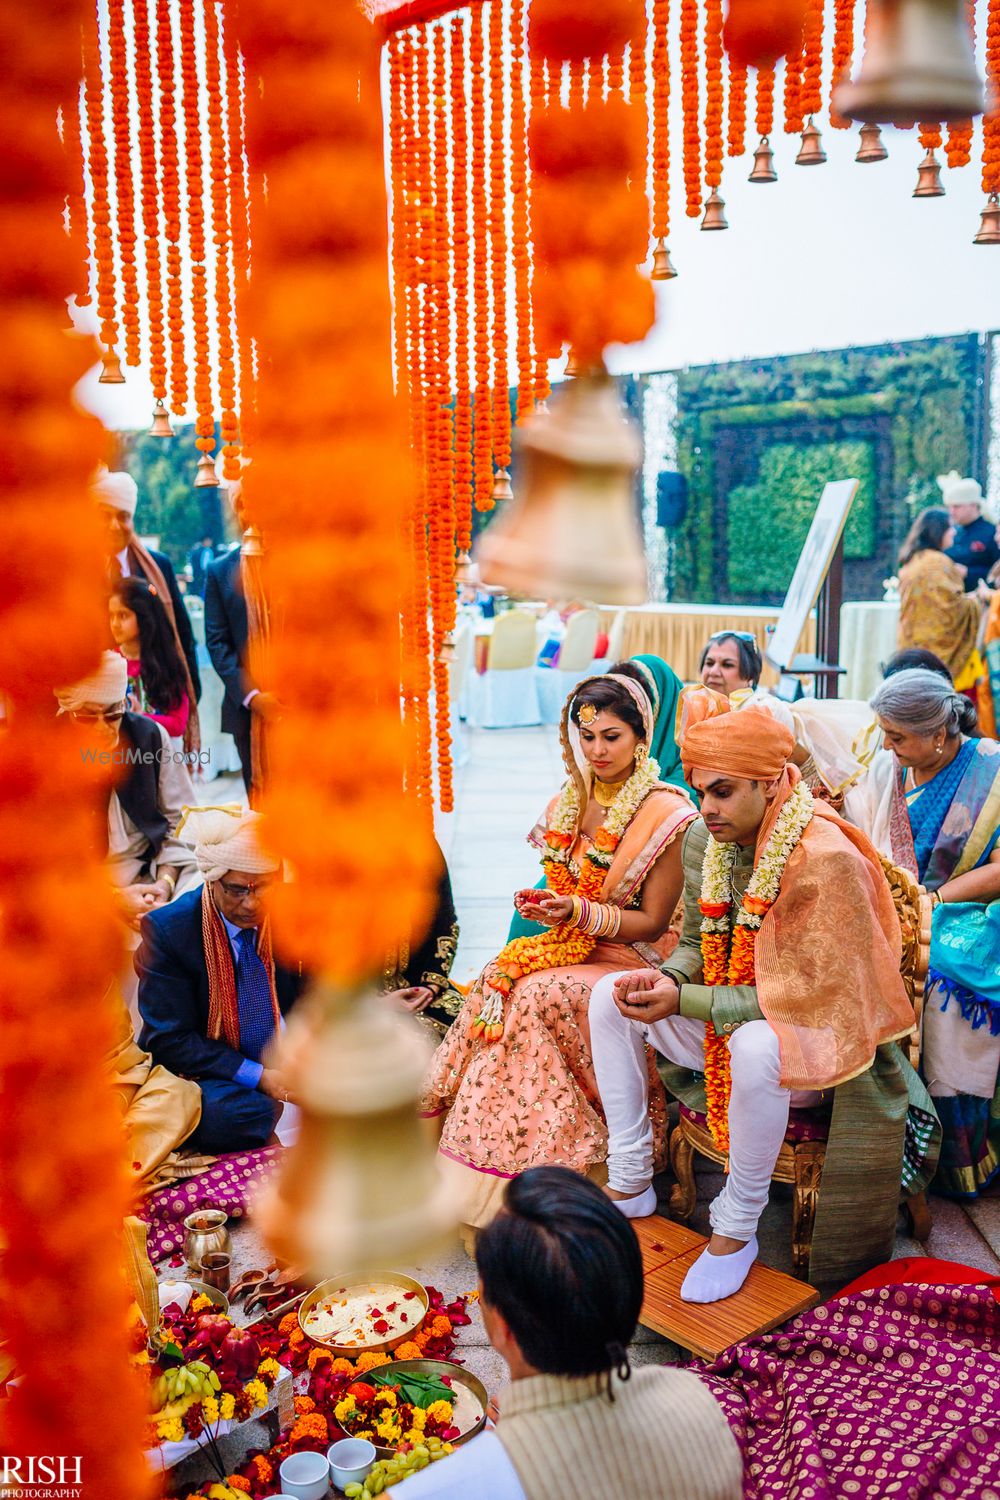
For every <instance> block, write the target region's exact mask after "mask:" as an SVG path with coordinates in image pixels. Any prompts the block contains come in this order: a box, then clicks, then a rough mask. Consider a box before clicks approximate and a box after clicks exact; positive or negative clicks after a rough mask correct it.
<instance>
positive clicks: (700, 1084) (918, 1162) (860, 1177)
mask: <svg viewBox="0 0 1000 1500" xmlns="http://www.w3.org/2000/svg"><path fill="white" fill-rule="evenodd" d="M708 839H709V833H708V829H707V828H706V827H705V824H704V823H703V822H702V821H701V819H700V818H699V819H698V820H697V822H695V823H692V824H691V827H690V828H689V829H688V832H687V833H686V835H685V837H684V845H683V860H684V928H683V932H682V934H681V940H680V943H679V944H678V946H677V948H676V949H675V950H674V952H673V953H672V954H671V955H670V958H669V959H668V960H667V962H666V963H665V964H664V965H663V968H664V971H665V972H666V973H667V974H669V975H670V976H671V977H672V978H674V979H676V980H677V982H678V983H679V984H680V985H681V1001H680V1008H681V1014H682V1015H685V1016H692V1017H694V1018H696V1019H698V1020H703V1021H706V1022H707V1021H711V1022H712V1025H713V1026H714V1027H715V1029H716V1031H717V1032H718V1033H719V1034H720V1035H727V1034H728V1033H729V1032H731V1031H732V1030H733V1029H734V1028H735V1027H736V1026H739V1025H740V1024H741V1023H742V1022H743V1021H760V1020H763V1019H764V1018H763V1015H762V1013H761V1009H760V1006H759V1005H758V1003H757V990H756V987H755V986H754V985H703V984H700V983H698V980H699V979H700V978H701V972H702V962H701V914H700V912H699V910H698V897H699V895H700V894H701V872H702V862H703V860H704V856H705V846H706V844H707V843H708ZM752 874H753V850H752V849H743V850H741V851H740V853H739V856H738V858H737V862H736V865H735V868H734V871H733V896H734V901H739V900H740V899H741V898H742V896H743V894H744V892H745V891H746V888H747V885H748V884H749V882H750V876H751V875H752ZM844 941H845V943H849V942H850V941H851V934H850V933H845V934H844ZM830 962H831V964H836V962H837V955H836V954H835V953H831V954H830ZM659 1070H660V1076H661V1077H662V1079H663V1082H664V1084H665V1085H666V1087H667V1088H668V1089H669V1090H670V1092H671V1093H672V1094H675V1095H676V1096H677V1098H678V1099H681V1100H683V1102H684V1103H685V1104H686V1105H688V1106H689V1108H691V1109H695V1110H698V1111H700V1112H701V1113H704V1111H705V1087H704V1080H703V1078H702V1076H701V1075H700V1074H697V1073H692V1072H691V1071H690V1069H688V1068H681V1067H677V1066H676V1065H675V1064H673V1063H668V1062H667V1061H666V1060H665V1059H664V1058H662V1057H661V1058H660V1059H659ZM831 1093H832V1096H833V1113H832V1117H831V1121H830V1134H829V1138H828V1141H827V1150H826V1163H825V1165H824V1168H823V1178H822V1182H821V1184H820V1194H819V1203H818V1205H817V1209H816V1224H815V1228H814V1231H813V1241H812V1254H811V1256H810V1261H809V1280H810V1281H811V1282H812V1284H813V1285H814V1286H816V1287H818V1288H819V1289H820V1290H822V1291H824V1292H825V1293H827V1294H829V1293H831V1292H834V1291H836V1290H838V1289H839V1288H840V1287H842V1286H844V1285H846V1284H847V1282H849V1281H852V1280H853V1279H854V1278H855V1277H856V1276H859V1275H861V1273H862V1272H863V1271H866V1270H868V1269H869V1268H870V1267H871V1266H874V1265H878V1263H879V1262H880V1261H884V1260H889V1259H890V1257H891V1255H892V1249H893V1242H894V1239H895V1232H896V1213H897V1208H898V1205H899V1196H900V1191H901V1189H902V1191H903V1192H904V1193H905V1194H906V1195H907V1196H909V1195H910V1194H912V1193H917V1192H920V1191H921V1190H922V1189H923V1188H925V1187H926V1186H927V1184H928V1182H929V1181H930V1179H931V1177H932V1175H933V1172H934V1168H935V1165H936V1163H937V1157H938V1151H939V1149H940V1145H941V1127H940V1125H939V1123H938V1119H937V1115H936V1114H935V1111H934V1105H933V1104H932V1102H931V1098H930V1095H929V1094H928V1093H927V1090H926V1089H925V1088H924V1085H923V1083H922V1082H921V1081H920V1079H919V1078H918V1077H917V1075H916V1073H915V1072H914V1071H913V1069H912V1067H911V1066H910V1064H909V1062H908V1060H907V1059H906V1057H904V1055H903V1052H902V1050H901V1048H900V1046H899V1044H898V1043H897V1042H888V1043H886V1044H885V1045H883V1046H881V1047H879V1049H878V1051H877V1052H876V1054H875V1060H874V1062H873V1063H872V1065H871V1067H870V1068H869V1069H868V1070H867V1072H865V1073H861V1074H859V1075H858V1077H857V1078H851V1079H849V1080H848V1081H847V1082H846V1083H842V1084H840V1085H839V1086H838V1087H837V1088H835V1089H833V1090H831Z"/></svg>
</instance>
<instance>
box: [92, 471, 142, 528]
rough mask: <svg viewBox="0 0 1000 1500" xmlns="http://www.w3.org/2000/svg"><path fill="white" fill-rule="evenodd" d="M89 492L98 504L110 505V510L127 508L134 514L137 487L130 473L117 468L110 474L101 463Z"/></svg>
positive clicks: (137, 493)
mask: <svg viewBox="0 0 1000 1500" xmlns="http://www.w3.org/2000/svg"><path fill="white" fill-rule="evenodd" d="M90 493H91V495H92V496H93V497H94V499H95V500H96V501H97V504H98V505H110V506H111V508H112V510H127V511H128V513H129V515H130V516H134V515H135V508H136V506H137V505H138V503H139V489H138V486H137V485H136V482H135V480H134V479H133V478H132V476H131V474H126V473H124V472H123V471H121V470H119V471H118V472H117V473H115V474H112V473H111V472H110V470H108V469H106V468H105V467H104V465H103V464H102V465H101V467H100V468H99V469H98V471H97V473H96V475H95V476H94V481H93V483H92V484H91V486H90Z"/></svg>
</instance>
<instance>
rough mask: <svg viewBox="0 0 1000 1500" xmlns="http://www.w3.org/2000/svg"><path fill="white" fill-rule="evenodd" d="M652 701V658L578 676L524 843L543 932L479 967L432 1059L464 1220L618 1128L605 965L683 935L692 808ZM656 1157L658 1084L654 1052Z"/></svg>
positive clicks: (530, 907)
mask: <svg viewBox="0 0 1000 1500" xmlns="http://www.w3.org/2000/svg"><path fill="white" fill-rule="evenodd" d="M654 728H655V715H654V710H653V703H652V700H651V696H650V688H649V686H648V684H647V674H645V673H643V672H642V670H641V668H638V667H635V668H633V667H631V666H630V665H628V664H626V665H625V666H623V667H621V668H619V669H618V670H617V671H615V672H612V673H608V674H606V675H605V676H602V677H591V678H588V679H586V680H585V681H584V682H582V683H580V684H579V685H578V686H577V687H576V688H575V689H574V691H573V693H572V694H571V695H570V697H569V699H568V700H567V702H566V704H565V705H564V707H563V712H562V722H561V730H560V734H561V742H562V747H563V759H564V761H565V764H566V768H567V771H568V772H569V778H568V780H567V781H566V782H565V783H564V785H563V788H562V790H561V791H560V793H559V795H558V796H557V797H555V798H553V800H552V801H551V802H550V803H549V805H548V807H547V808H546V810H545V813H544V815H543V817H542V818H541V820H540V821H539V822H538V823H537V824H536V826H535V827H534V829H533V830H532V832H531V834H530V835H529V841H530V842H531V843H532V844H534V845H535V846H536V848H538V849H539V850H540V851H541V856H542V866H543V869H544V871H545V875H546V888H545V889H544V890H539V889H537V888H536V889H534V890H523V891H518V892H517V893H516V895H515V897H514V904H515V906H516V908H517V910H518V912H519V913H520V914H521V916H523V917H525V918H527V919H528V920H529V921H532V922H538V923H541V924H542V926H543V927H544V928H545V931H543V932H542V933H540V934H538V935H533V934H529V935H527V936H524V937H518V938H515V939H514V940H513V941H511V942H508V943H507V945H506V947H505V948H504V949H503V951H502V952H501V953H500V954H499V955H498V957H497V958H496V959H494V960H493V961H492V962H491V963H489V964H487V965H486V968H485V969H484V970H483V972H482V974H480V976H479V978H478V979H477V981H476V983H475V984H474V985H473V986H472V989H471V990H470V992H469V994H468V996H467V998H466V1001H465V1004H464V1005H463V1007H462V1010H461V1011H460V1013H459V1015H458V1017H457V1019H456V1020H455V1022H454V1024H453V1025H452V1027H451V1029H450V1031H449V1032H448V1034H447V1036H446V1037H445V1038H444V1041H443V1042H442V1043H441V1045H440V1047H439V1048H438V1050H437V1052H436V1053H435V1055H434V1059H433V1061H432V1064H431V1068H430V1072H429V1074H428V1077H427V1080H426V1083H425V1086H424V1097H423V1101H422V1111H423V1113H425V1114H427V1115H432V1116H440V1115H444V1116H445V1119H444V1127H443V1130H442V1134H441V1142H440V1147H439V1149H440V1152H441V1154H442V1156H443V1157H444V1158H445V1162H446V1166H447V1170H448V1171H449V1172H450V1173H452V1174H454V1175H455V1176H456V1177H458V1178H459V1179H460V1188H461V1192H462V1198H463V1204H464V1209H463V1214H462V1217H463V1219H464V1221H465V1222H466V1223H468V1224H473V1225H481V1224H484V1223H486V1222H487V1221H488V1220H489V1219H490V1218H491V1217H492V1215H493V1213H494V1212H495V1210H496V1207H497V1204H498V1202H499V1199H500V1196H501V1193H502V1190H503V1186H504V1182H505V1180H506V1179H507V1178H509V1177H515V1176H517V1174H518V1173H520V1172H523V1171H524V1170H525V1169H526V1168H527V1167H532V1166H538V1165H540V1164H542V1163H547V1162H558V1163H561V1164H562V1165H564V1166H568V1167H573V1168H575V1169H576V1170H577V1171H580V1172H587V1171H589V1170H590V1169H591V1168H594V1167H599V1166H600V1165H601V1164H603V1162H604V1160H605V1158H606V1155H607V1131H606V1128H605V1124H604V1119H603V1116H602V1114H601V1109H600V1102H599V1097H598V1092H597V1086H596V1082H595V1079H594V1065H593V1060H592V1058H591V1054H590V1034H589V1027H588V1024H587V1007H588V1004H589V1001H590V991H591V988H592V987H593V985H594V984H595V982H596V981H597V980H598V979H599V978H600V977H601V975H602V974H606V973H610V972H613V971H614V970H616V969H629V968H647V967H648V966H649V965H650V964H651V963H652V964H658V963H660V962H661V961H662V959H663V958H665V957H666V956H667V953H668V952H669V950H670V948H671V947H672V946H673V945H674V943H675V942H676V938H675V936H674V934H673V933H671V932H670V931H669V928H670V923H671V918H672V916H673V914H674V910H675V908H676V906H677V902H678V900H679V898H680V894H681V889H682V885H683V874H682V870H681V837H680V836H681V835H682V834H683V832H684V830H685V829H686V828H687V827H688V825H689V824H690V823H691V822H692V820H693V819H694V818H695V817H696V816H697V814H696V811H695V808H694V806H693V805H692V803H691V801H690V799H689V798H688V796H687V795H686V793H685V792H683V791H681V790H680V789H679V788H678V787H676V786H667V785H663V784H662V783H661V782H660V781H659V774H660V772H659V767H658V765H657V763H656V761H655V760H653V759H652V758H651V756H650V755H649V745H650V742H651V739H652V736H653V732H654ZM650 1077H651V1081H652V1083H653V1087H652V1089H651V1104H650V1109H651V1113H652V1116H653V1126H654V1137H655V1141H656V1145H657V1154H658V1159H660V1160H662V1156H663V1147H664V1145H665V1135H666V1131H665V1105H664V1096H663V1090H662V1088H661V1086H660V1084H659V1081H658V1079H657V1076H656V1072H655V1067H654V1065H653V1062H652V1059H651V1060H650Z"/></svg>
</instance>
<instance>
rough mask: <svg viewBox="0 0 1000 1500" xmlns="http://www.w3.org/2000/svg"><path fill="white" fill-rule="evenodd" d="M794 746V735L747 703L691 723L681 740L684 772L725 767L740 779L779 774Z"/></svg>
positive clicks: (763, 779)
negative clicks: (738, 707)
mask: <svg viewBox="0 0 1000 1500" xmlns="http://www.w3.org/2000/svg"><path fill="white" fill-rule="evenodd" d="M794 749H795V736H794V735H793V734H792V732H791V730H790V729H786V728H785V726H784V725H783V724H779V723H778V721H777V719H774V718H772V716H771V715H770V714H769V713H768V712H767V709H765V708H756V707H754V706H753V705H751V706H750V707H748V708H742V709H740V711H739V712H738V713H728V714H719V715H717V716H716V717H715V718H711V719H703V720H702V722H701V723H700V724H692V725H691V727H690V728H689V729H688V730H687V731H686V732H685V735H684V739H683V741H682V742H681V760H682V761H683V763H684V775H685V776H687V777H688V778H690V773H691V771H693V770H696V769H697V770H702V771H725V772H726V773H727V774H728V775H730V776H738V777H739V778H740V779H741V780H743V781H771V780H773V779H774V777H776V776H780V775H781V773H782V771H783V770H784V769H785V763H786V761H787V760H788V758H789V756H790V755H791V753H792V751H793V750H794Z"/></svg>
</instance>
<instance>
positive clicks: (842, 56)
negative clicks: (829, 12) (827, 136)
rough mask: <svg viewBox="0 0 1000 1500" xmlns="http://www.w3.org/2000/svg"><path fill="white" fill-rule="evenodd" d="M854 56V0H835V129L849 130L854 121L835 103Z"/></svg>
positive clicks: (832, 116) (832, 92)
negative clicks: (843, 113)
mask: <svg viewBox="0 0 1000 1500" xmlns="http://www.w3.org/2000/svg"><path fill="white" fill-rule="evenodd" d="M853 57H854V0H835V10H834V23H833V66H832V68H831V70H830V124H831V125H832V126H833V128H834V130H848V129H849V128H850V126H851V124H852V123H853V122H852V121H851V120H849V119H848V118H847V116H846V115H842V114H841V113H840V111H839V110H838V109H837V108H836V106H835V104H834V99H835V98H836V96H837V90H838V89H839V88H840V85H841V84H842V83H846V82H847V80H848V79H849V78H850V76H851V61H852V59H853Z"/></svg>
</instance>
